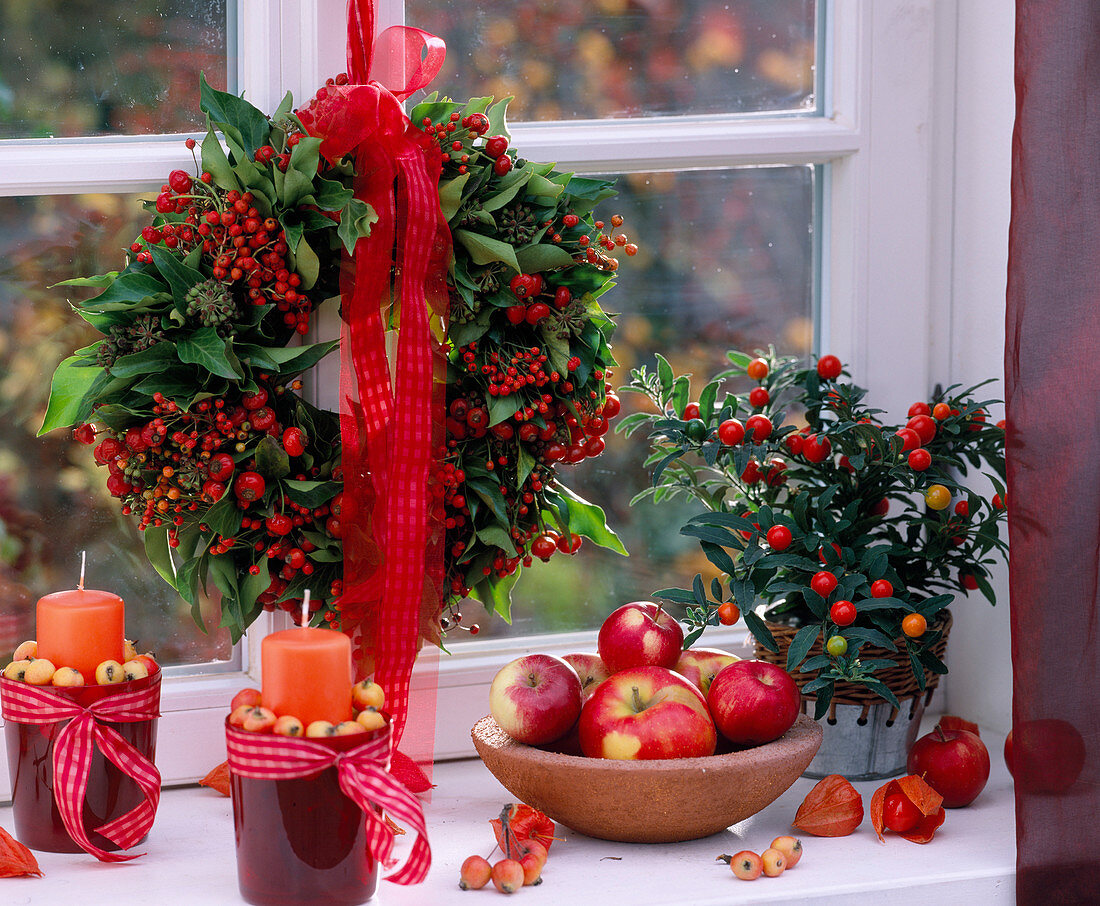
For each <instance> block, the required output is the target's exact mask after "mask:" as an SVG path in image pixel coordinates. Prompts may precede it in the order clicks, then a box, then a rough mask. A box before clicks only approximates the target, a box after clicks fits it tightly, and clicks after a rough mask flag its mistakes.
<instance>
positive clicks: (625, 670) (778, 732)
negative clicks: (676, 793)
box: [489, 601, 801, 760]
mask: <svg viewBox="0 0 1100 906" xmlns="http://www.w3.org/2000/svg"><path fill="white" fill-rule="evenodd" d="M683 646H684V633H683V630H682V629H681V628H680V624H679V623H678V622H676V620H675V619H674V618H673V617H672V616H670V615H669V614H668V613H667V612H666V611H664V610H663V609H662V608H661V607H660V606H659V605H657V604H653V603H651V602H649V601H635V602H633V603H630V604H624V605H623V606H622V607H620V608H619V609H618V610H616V611H615V612H614V613H612V614H611V615H610V616H609V617H608V618H607V619H606V620H605V621H604V624H603V626H602V627H601V628H600V632H599V637H598V639H597V649H598V652H599V653H598V654H569V655H566V656H565V657H564V658H559V657H555V656H553V655H549V654H529V655H526V656H524V657H520V658H517V659H516V660H514V661H512V662H511V663H509V664H506V665H505V666H504V667H502V668H501V669H500V671H499V672H498V673H497V675H496V677H495V678H494V679H493V683H492V686H491V687H490V689H489V711H490V713H491V714H492V716H493V719H494V720H495V721H496V722H497V724H498V725H499V726H500V727H501V729H503V730H504V731H505V732H506V733H507V734H508V735H509V736H511V737H512V738H513V739H515V740H516V741H517V742H521V743H524V744H526V745H531V746H547V745H551V744H554V745H555V748H556V749H558V750H559V751H563V752H566V753H568V754H583V755H585V756H587V757H589V758H618V759H631V760H633V759H639V760H640V759H653V758H695V757H701V756H706V755H713V754H714V752H715V750H716V748H717V745H718V734H721V736H722V737H724V738H725V739H726V740H728V741H729V742H730V743H732V745H733V746H735V747H748V746H756V745H762V744H763V743H767V742H771V741H772V740H774V739H778V738H779V737H780V736H782V735H783V734H784V733H786V732H787V730H789V729H790V727H791V725H792V724H793V723H794V722H795V720H796V718H797V717H798V713H799V710H800V709H801V696H800V694H799V691H798V687H797V686H796V685H795V683H794V680H792V679H791V678H790V676H789V675H788V674H787V672H786V671H785V670H783V669H782V668H780V667H777V666H775V665H774V664H769V663H766V662H764V661H752V660H741V659H740V658H738V657H737V656H736V655H733V654H729V653H727V652H725V651H719V650H717V649H713V648H695V649H688V650H686V651H685V650H684V647H683Z"/></svg>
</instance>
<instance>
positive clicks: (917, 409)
mask: <svg viewBox="0 0 1100 906" xmlns="http://www.w3.org/2000/svg"><path fill="white" fill-rule="evenodd" d="M937 405H940V406H942V405H943V403H938V404H937ZM946 408H947V409H948V411H949V412H950V407H946ZM933 411H934V410H932V409H931V408H930V407H929V405H928V403H920V402H918V403H913V405H912V406H910V407H909V412H908V415H909V418H912V417H913V416H914V415H932V413H933Z"/></svg>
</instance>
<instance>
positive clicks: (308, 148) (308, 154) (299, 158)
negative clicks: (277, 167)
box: [290, 135, 339, 207]
mask: <svg viewBox="0 0 1100 906" xmlns="http://www.w3.org/2000/svg"><path fill="white" fill-rule="evenodd" d="M320 162H321V139H319V138H315V137H313V136H312V135H303V136H301V137H300V138H299V139H298V144H296V145H295V146H294V147H293V148H292V149H291V151H290V168H291V169H293V170H297V171H298V172H299V173H302V174H303V175H305V176H308V177H309V178H310V179H312V178H313V177H314V176H316V175H317V165H318V164H319V163H320ZM318 205H320V202H318ZM338 207H339V205H338Z"/></svg>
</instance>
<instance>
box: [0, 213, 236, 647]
mask: <svg viewBox="0 0 1100 906" xmlns="http://www.w3.org/2000/svg"><path fill="white" fill-rule="evenodd" d="M137 202H138V200H137V198H136V197H135V196H132V195H84V196H77V195H74V196H48V197H33V198H32V197H25V198H0V417H2V418H3V424H4V429H3V431H0V658H3V659H4V661H5V663H6V659H7V657H10V653H11V651H12V649H14V647H15V646H16V645H17V644H18V643H19V642H20V641H22V640H23V639H29V638H33V637H34V603H35V601H36V600H37V599H38V598H39V597H40V596H41V595H43V594H46V593H48V592H51V591H59V590H61V589H65V588H75V587H76V583H77V579H78V576H79V568H80V551H82V550H87V552H88V573H87V584H88V586H89V587H92V588H105V589H107V590H109V591H113V592H116V593H117V594H119V595H121V596H122V598H123V599H124V600H125V601H126V630H127V634H128V635H129V636H130V638H133V639H135V640H136V641H138V642H139V650H150V649H151V650H153V651H154V652H155V653H156V654H157V655H158V659H159V660H160V662H161V663H162V664H164V665H169V664H173V663H199V662H205V661H210V660H214V659H227V658H229V656H230V654H231V646H230V643H229V636H228V633H226V632H224V631H218V630H217V629H216V628H215V627H216V626H217V623H218V619H217V616H216V614H217V608H211V613H212V614H215V616H214V617H213V626H212V627H211V628H210V634H209V635H204V634H203V633H202V632H200V631H199V630H198V629H197V628H196V627H195V626H194V624H193V623H192V621H191V615H190V609H189V607H188V606H187V605H186V604H185V603H184V602H183V601H182V600H181V599H180V598H179V596H178V595H175V594H174V593H173V592H172V591H171V589H170V588H169V587H168V586H167V585H166V584H165V582H164V581H163V580H162V579H161V578H160V577H159V576H158V575H157V574H156V573H155V572H154V571H153V569H152V567H151V566H149V565H148V563H147V562H146V559H145V553H144V547H143V544H142V539H141V536H140V534H139V532H138V531H137V530H136V528H135V526H134V524H133V522H132V520H130V519H128V518H127V517H124V516H122V515H121V514H120V513H119V510H118V502H117V501H116V500H114V499H113V498H112V497H110V495H109V494H108V493H107V489H106V487H105V479H106V474H105V470H104V469H103V468H102V467H97V466H96V465H95V463H94V461H93V459H92V451H91V449H90V448H89V447H86V446H83V445H82V444H78V443H76V442H75V441H73V440H72V439H71V437H69V435H68V433H67V432H64V431H54V432H51V433H50V434H48V435H45V436H43V437H36V436H35V434H36V432H37V430H38V426H39V424H41V422H42V415H43V413H44V412H45V409H46V399H47V395H48V393H49V387H50V375H51V374H52V372H53V369H54V367H55V366H56V365H57V363H58V362H60V361H61V360H62V359H63V358H65V357H66V356H67V355H69V354H71V352H72V351H73V350H75V349H78V348H80V347H82V346H86V345H88V344H89V343H91V342H93V341H94V340H95V339H97V338H98V337H99V334H98V333H97V332H96V331H95V330H93V329H92V328H91V327H90V326H88V325H86V324H85V323H84V322H83V321H82V320H81V319H80V318H78V317H77V316H76V315H75V314H73V312H72V311H71V310H70V309H69V302H68V300H70V299H71V300H73V301H76V300H77V299H78V298H84V297H85V296H87V295H89V294H90V293H89V291H88V290H78V289H73V288H65V287H58V288H55V289H48V288H47V287H48V286H50V285H51V284H54V283H57V282H58V281H60V280H65V279H68V278H70V277H73V276H77V275H79V276H85V275H90V274H96V273H103V272H106V271H109V270H113V269H118V268H119V267H120V266H121V263H122V251H121V250H122V249H124V248H125V247H127V246H128V245H129V244H130V243H131V242H132V241H133V238H134V236H136V235H137V234H138V231H139V230H140V229H141V226H143V225H144V224H145V223H146V222H147V220H148V218H147V215H145V213H144V212H143V211H142V209H141V206H140V205H139V204H138V203H137ZM78 293H81V294H83V295H81V296H78V295H77V294H78Z"/></svg>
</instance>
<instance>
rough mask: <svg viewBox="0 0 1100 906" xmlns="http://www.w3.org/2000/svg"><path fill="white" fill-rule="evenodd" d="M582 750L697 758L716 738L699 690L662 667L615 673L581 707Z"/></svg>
mask: <svg viewBox="0 0 1100 906" xmlns="http://www.w3.org/2000/svg"><path fill="white" fill-rule="evenodd" d="M578 728H579V731H580V737H581V749H582V751H583V752H584V754H585V755H587V756H588V757H589V758H621V759H628V760H634V759H649V758H696V757H700V756H703V755H713V754H714V747H715V745H716V744H717V741H718V738H717V734H716V733H715V731H714V722H713V721H712V720H711V718H710V714H709V713H707V703H706V701H705V700H704V699H703V696H702V695H701V694H700V692H699V690H698V689H696V688H695V686H693V685H692V684H691V683H689V682H688V681H687V680H686V679H684V678H683V677H682V676H680V675H679V674H678V673H673V672H672V671H671V670H668V669H666V668H664V667H635V668H634V669H632V670H623V671H621V672H619V673H615V674H612V676H611V678H610V679H606V680H604V681H603V682H602V683H600V685H599V686H597V687H596V691H595V692H593V693H592V697H591V698H589V699H588V701H587V702H585V705H584V707H583V708H582V709H581V719H580V723H579V726H578Z"/></svg>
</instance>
